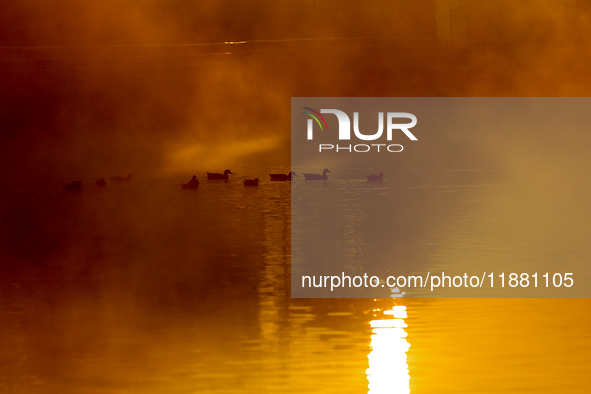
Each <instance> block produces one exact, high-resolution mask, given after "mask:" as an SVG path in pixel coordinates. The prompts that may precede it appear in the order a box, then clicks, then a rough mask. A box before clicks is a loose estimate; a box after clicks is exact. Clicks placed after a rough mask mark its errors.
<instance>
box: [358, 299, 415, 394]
mask: <svg viewBox="0 0 591 394" xmlns="http://www.w3.org/2000/svg"><path fill="white" fill-rule="evenodd" d="M384 315H385V316H394V318H393V319H390V318H385V319H380V320H372V321H371V323H370V324H371V327H372V328H373V330H372V332H373V334H372V335H371V342H370V347H371V352H370V353H369V355H368V358H369V368H368V369H367V371H366V373H367V380H368V382H369V393H370V394H381V393H388V394H399V393H404V394H408V393H410V386H409V382H410V375H409V373H408V363H407V360H406V352H408V349H409V348H410V344H409V343H408V341H407V340H406V339H405V338H406V336H407V334H406V331H404V328H405V327H407V324H406V323H405V322H404V320H403V318H405V317H406V307H405V306H395V307H393V308H392V310H387V311H384Z"/></svg>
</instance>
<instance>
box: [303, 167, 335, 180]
mask: <svg viewBox="0 0 591 394" xmlns="http://www.w3.org/2000/svg"><path fill="white" fill-rule="evenodd" d="M329 172H330V171H329V169H328V168H325V169H324V171H322V175H320V174H306V173H304V179H306V180H307V181H326V180H327V179H328V175H326V174H327V173H329Z"/></svg>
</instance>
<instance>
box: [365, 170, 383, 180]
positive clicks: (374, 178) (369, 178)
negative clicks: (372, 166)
mask: <svg viewBox="0 0 591 394" xmlns="http://www.w3.org/2000/svg"><path fill="white" fill-rule="evenodd" d="M383 180H384V174H382V173H381V172H380V175H368V176H367V181H368V182H381V181H383Z"/></svg>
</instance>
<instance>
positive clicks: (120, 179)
mask: <svg viewBox="0 0 591 394" xmlns="http://www.w3.org/2000/svg"><path fill="white" fill-rule="evenodd" d="M110 178H111V182H131V180H132V179H133V178H135V177H134V176H133V174H127V176H112V177H110Z"/></svg>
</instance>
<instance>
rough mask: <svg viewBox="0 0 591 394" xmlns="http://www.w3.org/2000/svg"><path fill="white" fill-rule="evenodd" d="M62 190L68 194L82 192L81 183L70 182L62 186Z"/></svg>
mask: <svg viewBox="0 0 591 394" xmlns="http://www.w3.org/2000/svg"><path fill="white" fill-rule="evenodd" d="M64 189H65V190H67V191H69V192H78V191H80V190H82V181H72V182H70V183H68V184H67V185H66V186H64Z"/></svg>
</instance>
